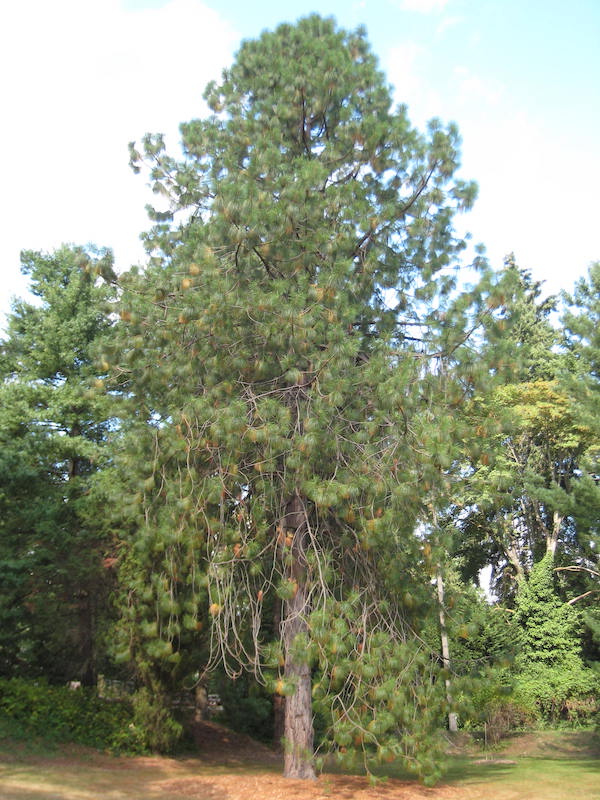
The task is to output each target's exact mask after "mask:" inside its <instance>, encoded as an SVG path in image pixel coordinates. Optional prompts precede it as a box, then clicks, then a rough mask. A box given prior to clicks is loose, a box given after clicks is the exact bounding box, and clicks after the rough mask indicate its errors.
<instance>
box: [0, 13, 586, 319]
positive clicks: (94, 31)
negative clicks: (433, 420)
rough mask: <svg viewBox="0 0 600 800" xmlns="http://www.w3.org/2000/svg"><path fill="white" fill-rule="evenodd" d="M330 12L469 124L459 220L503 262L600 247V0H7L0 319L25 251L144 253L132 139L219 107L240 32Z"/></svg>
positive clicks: (135, 256)
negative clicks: (470, 202) (219, 89)
mask: <svg viewBox="0 0 600 800" xmlns="http://www.w3.org/2000/svg"><path fill="white" fill-rule="evenodd" d="M314 11H318V12H319V13H320V14H322V15H323V16H330V15H332V16H334V17H335V18H336V19H337V21H338V24H339V25H340V26H342V27H344V28H356V27H357V26H358V25H365V26H366V28H367V32H368V38H369V40H370V42H371V45H372V47H373V50H374V52H375V53H376V54H377V55H378V57H379V60H380V65H381V68H382V69H383V71H384V72H385V73H386V76H387V80H388V82H389V83H390V85H391V86H392V87H393V91H394V99H395V101H396V102H398V103H406V104H407V105H408V111H409V116H410V118H411V120H412V122H413V123H414V124H415V125H416V126H417V127H419V128H423V127H424V126H425V124H426V122H427V120H428V119H430V118H432V117H439V118H441V119H442V120H443V121H445V122H449V121H454V122H456V123H457V124H458V126H459V129H460V131H461V134H462V138H463V148H462V154H463V155H462V168H461V175H462V177H465V178H470V179H471V178H473V179H475V180H476V181H477V182H478V184H479V199H478V201H477V203H476V205H475V209H474V210H473V211H472V212H470V213H469V214H468V215H465V217H464V218H462V219H461V221H460V225H461V226H464V229H466V230H469V231H470V232H471V233H472V235H473V240H474V241H475V242H482V243H483V244H484V245H485V246H486V248H487V253H488V257H489V258H490V260H491V262H492V264H493V265H494V266H495V267H497V268H500V267H501V265H502V263H503V259H504V257H505V256H506V255H507V254H508V253H510V252H514V253H515V255H516V259H517V262H518V263H519V265H520V266H522V267H525V268H527V269H530V270H531V272H532V274H533V277H534V278H535V279H536V280H543V281H545V284H544V289H545V293H547V294H550V293H555V292H558V291H559V290H560V289H565V290H567V291H569V290H571V289H572V288H573V285H574V281H575V280H576V279H578V278H579V277H582V276H584V275H585V274H586V273H587V269H588V266H589V264H590V263H591V262H592V261H596V260H600V236H599V233H600V221H599V219H598V217H599V214H598V212H599V208H600V206H599V203H598V200H597V195H598V189H599V187H600V147H599V145H600V137H599V134H598V131H600V47H599V43H600V2H598V0H570V2H569V3H565V2H564V0H562V2H557V1H555V0H527V1H525V0H356V1H355V0H345V2H340V0H329V2H328V0H320V2H319V4H318V5H317V4H316V3H315V0H288V2H287V3H281V2H271V0H268V1H267V2H261V0H255V2H249V0H51V2H50V1H49V0H7V2H5V3H3V4H2V9H1V10H0V75H2V79H1V83H0V92H1V95H0V96H1V106H0V108H1V110H2V120H3V121H2V122H1V123H0V146H1V149H0V152H2V153H3V159H4V161H3V168H2V175H1V188H0V225H1V235H0V325H1V324H2V318H3V314H5V313H6V312H8V310H9V308H10V300H11V297H13V296H24V295H25V292H26V286H27V284H26V280H25V278H24V277H23V276H22V275H21V274H20V262H19V253H20V251H21V250H23V249H27V250H41V251H45V252H51V251H52V250H54V249H55V248H57V247H59V246H60V245H61V244H62V243H73V244H80V245H85V244H88V243H92V244H95V245H97V246H99V247H111V248H112V249H113V250H114V253H115V261H116V267H117V271H122V270H125V269H127V268H128V267H129V266H130V265H132V264H136V263H140V264H143V259H144V252H143V249H142V247H141V244H140V242H139V235H140V233H141V232H142V231H144V230H145V229H147V228H148V227H149V223H148V220H147V216H146V213H145V205H146V204H147V203H149V202H150V203H151V202H152V194H151V193H150V191H149V190H148V188H147V186H146V185H145V182H144V178H143V177H142V176H136V175H134V174H133V172H132V171H131V170H130V168H129V166H128V151H127V143H128V142H129V141H132V140H139V139H140V138H141V137H142V136H143V134H144V133H146V132H149V131H150V132H162V133H164V134H165V135H166V141H167V147H168V149H169V150H171V151H172V152H176V148H177V143H178V139H179V137H178V125H179V123H180V122H183V121H187V120H189V119H192V118H194V117H199V116H203V115H204V114H206V113H207V109H206V106H205V105H204V102H203V100H202V92H203V89H204V87H205V85H206V83H207V82H208V81H209V80H211V79H218V78H219V76H220V74H221V70H222V69H223V68H224V67H226V66H228V65H229V64H230V63H231V62H232V60H233V58H234V55H235V52H236V50H237V49H238V47H239V45H240V42H241V41H242V40H243V39H248V38H255V37H256V36H258V35H259V34H260V33H261V31H263V30H264V29H272V28H274V27H275V26H276V25H277V24H278V23H280V22H284V21H288V22H289V21H292V22H293V21H294V20H296V19H298V18H299V17H301V16H305V15H306V14H309V13H312V12H314Z"/></svg>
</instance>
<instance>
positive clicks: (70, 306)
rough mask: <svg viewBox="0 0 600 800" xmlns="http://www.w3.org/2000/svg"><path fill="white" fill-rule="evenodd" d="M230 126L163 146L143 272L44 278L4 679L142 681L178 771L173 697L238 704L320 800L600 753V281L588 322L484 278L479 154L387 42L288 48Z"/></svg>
mask: <svg viewBox="0 0 600 800" xmlns="http://www.w3.org/2000/svg"><path fill="white" fill-rule="evenodd" d="M204 97H205V99H206V101H207V103H208V105H209V107H210V109H211V114H210V116H208V117H207V118H205V119H197V120H193V121H191V122H188V123H185V124H182V126H181V137H182V146H181V154H178V155H171V154H169V153H168V152H167V151H166V148H165V144H164V141H163V139H162V137H161V136H160V135H147V136H146V137H145V138H144V140H143V141H142V143H141V144H140V145H136V144H135V143H132V144H131V145H130V156H131V163H132V166H133V168H134V170H136V171H138V172H140V171H141V172H143V173H144V174H145V175H146V176H147V177H148V179H149V180H150V183H151V185H152V189H153V191H154V192H155V194H156V196H157V206H156V208H149V216H150V220H151V227H150V228H149V230H148V231H147V232H146V233H145V234H144V236H143V238H144V242H145V247H146V250H147V260H146V264H145V266H144V267H143V268H131V269H130V270H128V271H127V272H125V273H123V274H121V275H119V276H117V275H116V274H115V272H114V264H113V260H112V254H111V251H110V250H108V249H104V250H102V249H96V248H92V247H89V246H88V247H78V246H64V247H62V248H60V249H59V250H57V251H56V252H54V253H38V252H29V251H27V252H24V253H23V254H22V270H23V272H24V273H25V274H26V275H28V276H29V279H30V291H31V293H32V295H33V299H32V300H31V301H29V300H17V301H16V302H15V303H14V305H13V309H12V313H11V314H10V316H9V319H8V327H7V332H6V336H5V338H4V339H3V341H2V343H1V350H0V369H1V375H2V385H1V387H0V391H1V392H2V402H1V403H0V409H1V410H0V439H1V442H2V447H1V449H0V574H1V575H2V587H3V588H2V593H1V595H0V617H1V620H2V624H1V626H0V675H2V676H5V677H10V676H20V677H29V678H35V677H38V676H45V677H46V678H47V679H48V680H50V681H51V682H54V683H64V682H66V681H68V680H72V679H77V680H81V681H82V682H83V683H85V684H88V685H93V684H94V683H95V681H96V679H97V675H98V674H99V673H102V674H106V675H109V676H113V677H119V676H122V677H126V678H131V677H133V678H134V679H135V681H136V684H137V686H138V690H137V692H136V695H135V699H134V705H136V704H137V705H136V709H137V713H138V716H139V719H141V720H143V724H144V726H145V729H146V730H147V732H148V736H149V740H150V744H151V745H153V746H155V747H160V748H163V749H164V748H168V747H169V746H170V745H171V744H172V743H173V742H174V741H175V740H176V739H177V737H178V736H179V734H180V726H179V724H178V723H177V721H176V720H175V719H174V718H173V714H172V710H171V706H170V698H171V697H172V695H173V694H174V693H175V692H177V691H180V690H181V689H182V688H186V689H190V690H191V689H194V688H196V687H198V686H207V687H211V686H212V687H213V688H215V687H218V688H219V690H220V691H222V693H223V696H224V697H227V696H228V693H229V696H231V697H232V698H235V702H233V703H232V704H231V705H232V707H236V708H237V710H238V711H239V709H245V712H244V713H242V714H241V715H240V714H238V717H239V716H245V717H246V719H245V720H244V721H243V724H245V725H246V726H248V727H249V729H252V725H253V724H255V725H256V726H257V727H260V726H263V728H264V726H265V725H267V724H268V725H269V726H270V728H272V730H273V731H274V733H273V736H274V738H275V739H276V740H279V739H281V740H282V741H283V743H284V754H285V755H284V758H285V774H286V775H288V776H290V777H299V778H311V777H313V776H314V774H315V769H318V766H319V758H318V756H319V755H320V754H325V753H327V752H329V751H330V750H334V751H335V752H336V754H337V756H338V757H339V758H340V759H341V760H342V761H344V762H347V763H354V761H355V760H356V758H359V759H362V760H363V761H364V762H365V763H367V764H371V763H372V762H373V761H378V762H383V763H385V762H386V761H390V760H396V759H399V758H401V759H404V760H405V761H406V763H407V765H409V766H411V767H412V768H413V769H414V770H415V772H417V773H418V774H420V775H421V776H423V777H424V778H425V779H427V780H435V779H436V778H437V777H438V776H439V764H440V761H439V754H440V753H441V749H442V745H443V740H442V739H441V737H440V731H441V730H442V729H443V728H444V727H445V726H446V725H449V726H450V727H451V728H454V727H455V726H456V725H457V724H458V725H462V726H464V727H469V726H471V727H473V726H476V725H477V724H479V722H480V721H481V714H484V715H485V714H487V715H488V717H487V718H488V719H491V718H492V717H493V716H494V715H496V716H495V718H496V719H503V720H508V722H507V724H515V725H516V724H522V723H523V722H524V721H527V720H533V719H540V718H544V719H547V720H553V721H557V720H559V719H568V720H571V721H578V720H579V721H580V720H587V721H588V722H589V721H591V720H592V719H593V716H594V714H597V713H598V708H597V700H595V697H597V686H598V660H599V651H598V647H599V642H600V617H599V614H598V606H597V598H598V592H599V590H600V586H599V583H598V580H599V577H600V575H599V573H600V569H599V565H598V547H599V538H598V520H599V509H600V489H599V486H598V480H599V478H598V476H599V474H600V471H599V466H598V456H599V454H600V449H599V442H600V439H599V436H598V419H599V418H600V417H599V415H598V402H599V398H600V393H599V383H598V379H599V377H600V372H599V361H598V358H599V356H598V353H599V352H600V350H599V339H598V336H599V333H598V331H599V322H600V320H599V315H600V300H599V298H600V293H599V289H600V265H599V264H595V265H592V266H591V268H590V270H589V274H588V275H587V277H585V278H583V279H581V280H580V281H578V282H577V284H576V285H575V287H574V291H573V294H572V295H567V294H563V295H562V296H561V297H560V298H556V297H545V296H544V295H543V285H542V283H541V282H537V281H534V280H533V278H532V276H531V273H530V272H529V271H528V270H527V269H524V268H522V267H520V266H519V265H518V264H517V263H516V261H515V258H514V256H509V257H508V258H507V259H506V262H505V264H504V266H503V268H502V269H500V270H494V269H493V268H492V267H491V266H490V264H489V263H488V261H487V260H486V258H485V254H484V251H483V249H482V248H475V251H474V254H471V255H470V253H471V250H470V248H469V246H468V241H467V239H466V238H464V237H461V236H459V235H458V234H457V232H456V229H455V223H454V221H455V218H456V215H457V214H459V213H462V212H464V211H466V210H468V209H469V208H470V207H471V205H472V204H473V202H474V200H475V196H476V185H475V184H474V183H472V182H468V181H464V180H462V179H461V178H459V177H458V176H457V170H458V167H459V159H460V137H459V134H458V131H457V129H456V127H455V126H454V125H452V124H451V125H448V126H444V125H443V124H442V123H441V122H440V121H438V120H432V121H431V122H430V123H429V125H428V126H427V130H426V131H425V132H420V131H418V130H416V129H415V128H413V127H412V126H411V124H410V122H409V119H408V114H407V109H406V108H405V107H403V106H399V107H398V108H394V107H393V105H392V100H391V95H390V90H389V87H388V86H387V84H386V82H385V77H384V76H383V74H382V73H381V72H380V70H379V67H378V64H377V59H376V57H375V56H374V55H373V53H372V51H371V49H370V47H369V44H368V42H367V39H366V35H365V32H364V30H362V29H358V30H357V31H354V32H346V31H343V30H340V29H338V28H337V27H336V25H335V23H334V22H333V21H332V20H330V19H322V18H320V17H318V16H311V17H308V18H306V19H303V20H300V21H299V22H298V23H297V24H296V25H282V26H280V27H279V28H277V30H275V31H274V32H266V33H264V34H262V36H261V37H260V38H259V39H257V40H255V41H248V42H245V43H243V44H242V46H241V48H240V50H239V52H238V54H237V57H236V60H235V62H234V64H233V65H232V66H231V68H230V69H228V70H226V71H224V73H223V76H222V80H221V82H220V83H211V84H210V85H209V86H208V87H207V88H206V91H205V95H204ZM482 570H486V571H487V573H488V574H490V575H491V583H490V592H491V597H487V598H486V597H485V595H484V593H483V592H482V591H481V589H480V588H479V575H480V573H481V571H482ZM231 713H232V714H235V712H234V711H232V712H231ZM253 720H254V723H253ZM237 722H238V724H240V723H241V720H240V719H238V720H237ZM315 752H316V753H317V758H315Z"/></svg>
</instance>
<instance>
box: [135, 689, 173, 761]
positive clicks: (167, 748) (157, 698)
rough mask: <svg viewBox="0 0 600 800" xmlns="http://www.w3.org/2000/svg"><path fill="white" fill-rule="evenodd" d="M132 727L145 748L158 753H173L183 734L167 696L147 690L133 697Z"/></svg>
mask: <svg viewBox="0 0 600 800" xmlns="http://www.w3.org/2000/svg"><path fill="white" fill-rule="evenodd" d="M132 726H133V730H134V731H135V732H136V735H137V736H138V737H139V739H140V740H141V741H142V742H143V743H144V746H145V747H147V748H149V749H150V750H152V751H153V752H157V753H170V752H172V751H173V749H174V748H175V746H176V744H177V743H178V742H179V740H180V739H181V736H182V733H183V726H182V725H180V724H179V722H177V720H175V719H174V718H173V714H172V711H171V705H170V703H169V699H168V697H167V695H165V694H162V693H160V692H158V691H153V692H151V691H150V690H149V689H147V688H143V689H139V690H138V691H137V692H136V693H135V694H134V695H133V723H132Z"/></svg>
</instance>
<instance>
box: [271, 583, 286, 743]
mask: <svg viewBox="0 0 600 800" xmlns="http://www.w3.org/2000/svg"><path fill="white" fill-rule="evenodd" d="M273 630H274V631H276V632H278V631H280V630H281V600H280V599H279V597H275V605H274V609H273ZM284 736H285V697H282V696H281V695H280V694H276V695H275V696H274V697H273V744H274V745H275V748H276V749H277V751H281V749H282V748H283V737H284Z"/></svg>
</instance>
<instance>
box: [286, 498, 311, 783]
mask: <svg viewBox="0 0 600 800" xmlns="http://www.w3.org/2000/svg"><path fill="white" fill-rule="evenodd" d="M281 527H282V529H283V531H284V532H285V533H286V535H287V537H288V539H289V538H290V537H291V542H290V546H289V550H290V561H289V566H288V577H289V578H290V580H291V581H293V582H294V595H293V596H292V597H291V598H290V599H288V600H286V601H285V603H284V604H283V619H282V634H283V652H284V659H285V668H284V675H285V680H286V683H291V684H293V685H294V686H295V690H294V693H293V694H291V695H288V696H287V697H286V699H285V724H284V740H285V752H284V769H283V774H284V776H285V777H286V778H301V779H304V780H306V779H309V780H310V779H312V780H314V779H315V777H316V775H315V768H314V758H313V756H314V746H313V744H314V731H313V716H312V680H311V674H310V666H309V664H308V661H307V660H306V659H304V658H302V657H300V658H294V656H293V645H294V641H295V639H296V637H297V636H298V635H299V634H302V633H308V625H307V622H306V614H307V611H308V589H307V585H306V559H305V550H306V543H307V537H308V527H307V520H306V511H305V508H304V503H303V502H302V498H301V497H300V495H299V494H298V493H296V494H295V495H294V496H293V497H292V498H291V499H290V500H289V502H288V504H287V507H286V511H285V516H284V519H283V520H282V526H281Z"/></svg>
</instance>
